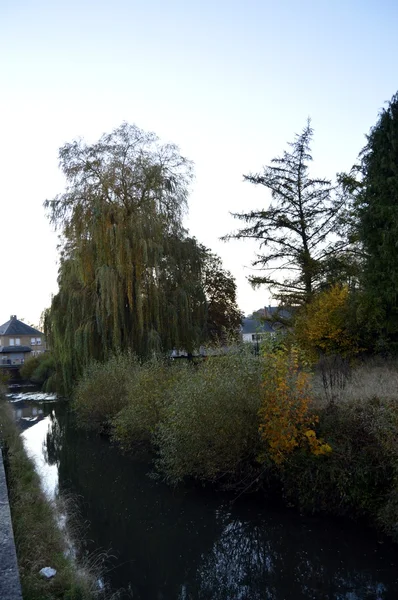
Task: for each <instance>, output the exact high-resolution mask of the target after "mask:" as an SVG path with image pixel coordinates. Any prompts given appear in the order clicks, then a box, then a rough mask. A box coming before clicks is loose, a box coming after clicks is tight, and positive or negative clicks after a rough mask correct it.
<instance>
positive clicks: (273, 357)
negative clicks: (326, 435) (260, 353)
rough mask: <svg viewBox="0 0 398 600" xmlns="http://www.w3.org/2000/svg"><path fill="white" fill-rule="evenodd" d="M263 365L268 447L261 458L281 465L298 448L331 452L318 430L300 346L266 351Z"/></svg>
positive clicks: (264, 435)
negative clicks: (312, 410) (301, 359)
mask: <svg viewBox="0 0 398 600" xmlns="http://www.w3.org/2000/svg"><path fill="white" fill-rule="evenodd" d="M264 364H265V373H264V375H265V377H264V384H263V403H262V407H261V409H260V421H261V422H260V435H261V438H262V441H263V442H264V444H265V446H266V448H265V451H264V453H263V455H262V456H260V460H265V457H266V456H267V455H268V456H269V457H270V458H271V459H272V460H273V462H274V463H276V464H278V465H280V464H282V463H283V462H284V461H285V460H286V458H287V457H288V455H289V454H291V453H292V452H293V451H294V450H295V449H296V448H305V449H307V450H308V451H309V452H310V453H312V454H314V455H317V456H319V455H323V454H328V453H329V452H331V447H330V446H329V445H328V444H326V443H324V441H323V440H322V439H319V438H318V437H317V434H316V431H315V427H316V423H317V422H318V417H317V416H316V415H314V414H313V413H312V412H311V410H310V402H311V396H310V375H309V373H307V372H306V371H305V370H303V369H301V368H300V367H299V352H298V350H297V348H294V347H293V348H291V349H290V350H288V349H286V348H284V347H281V348H279V349H277V350H274V351H271V352H266V353H265V356H264Z"/></svg>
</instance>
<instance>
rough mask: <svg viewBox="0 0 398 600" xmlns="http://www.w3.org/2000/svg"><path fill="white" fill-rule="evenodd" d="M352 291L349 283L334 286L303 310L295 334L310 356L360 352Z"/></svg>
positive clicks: (344, 354)
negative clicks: (352, 316)
mask: <svg viewBox="0 0 398 600" xmlns="http://www.w3.org/2000/svg"><path fill="white" fill-rule="evenodd" d="M349 293H350V292H349V289H348V286H347V285H333V286H332V287H330V288H329V289H327V290H325V291H323V292H320V293H319V294H317V295H316V296H315V298H314V299H313V300H312V301H311V302H310V303H309V304H307V305H306V306H305V307H303V308H302V309H301V311H300V314H299V315H298V317H297V319H296V323H295V336H296V341H297V343H298V345H299V346H300V348H302V349H303V350H304V351H306V352H307V354H308V356H309V357H311V358H313V359H317V358H318V357H319V354H340V355H342V356H350V355H353V354H356V353H357V352H358V335H357V333H356V332H354V331H353V328H350V325H349V324H350V318H349Z"/></svg>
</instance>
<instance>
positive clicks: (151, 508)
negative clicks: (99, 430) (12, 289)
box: [43, 404, 398, 600]
mask: <svg viewBox="0 0 398 600" xmlns="http://www.w3.org/2000/svg"><path fill="white" fill-rule="evenodd" d="M53 410H54V404H52V405H51V410H50V409H49V410H48V412H47V414H49V415H51V426H50V429H49V431H48V433H47V436H46V439H45V440H43V441H45V448H46V450H45V457H46V460H47V461H48V462H49V463H50V464H56V465H57V466H58V472H59V489H60V491H61V493H65V492H66V493H67V494H68V495H69V494H70V493H72V494H73V495H74V496H75V497H77V498H78V499H80V507H79V508H80V512H81V516H82V519H83V520H84V521H86V522H87V523H89V525H88V526H87V534H86V536H85V540H84V548H85V551H87V552H97V551H98V550H101V549H103V550H106V551H111V553H112V554H114V555H115V556H116V558H115V559H114V560H113V562H110V563H109V564H107V565H106V569H107V571H108V572H107V574H106V579H107V580H108V582H109V583H110V585H111V586H112V588H113V589H115V590H117V589H120V588H123V589H124V590H130V591H129V592H127V591H126V594H125V596H122V597H125V598H131V597H132V598H134V599H138V600H144V599H145V600H146V599H151V600H152V599H157V600H160V599H161V598H163V599H165V600H173V599H174V600H210V599H211V600H260V599H261V600H281V599H282V600H283V599H286V600H290V599H292V600H309V599H311V600H312V599H316V600H366V599H368V600H370V599H372V600H390V599H391V600H392V599H394V600H396V598H397V597H398V585H397V579H396V568H395V567H396V564H397V562H398V560H397V558H398V553H397V550H396V548H395V547H393V546H391V545H390V544H388V543H384V544H382V545H380V544H378V542H377V539H376V538H375V537H374V536H373V534H372V532H370V531H366V530H364V529H363V528H360V527H359V526H354V525H352V524H347V523H342V522H340V521H329V520H327V519H325V518H302V517H300V516H299V515H297V513H291V512H289V511H287V510H285V511H278V512H275V511H274V512H273V511H272V510H267V509H265V508H264V506H263V505H262V504H261V502H260V503H258V504H256V503H255V501H254V500H253V499H250V500H247V501H246V500H244V501H243V502H240V503H234V504H232V505H231V503H230V501H229V500H230V499H229V498H226V497H225V496H223V497H220V496H215V495H214V494H211V493H207V492H198V491H195V492H193V491H189V492H188V491H186V490H182V489H178V490H172V489H170V488H168V487H166V486H164V485H162V484H161V483H159V482H156V481H153V480H152V479H151V478H149V477H148V476H147V472H148V465H147V464H142V463H138V462H136V461H133V460H131V459H130V458H128V457H126V456H123V455H122V454H121V453H120V451H119V449H118V448H113V447H112V446H111V445H110V444H109V442H108V441H107V440H105V439H102V438H100V437H98V436H92V435H87V434H85V433H83V432H81V431H79V430H77V429H76V427H75V425H74V423H73V418H72V417H71V415H70V413H69V412H68V407H67V405H66V404H59V405H57V406H56V407H55V412H54V413H53V412H52V411H53Z"/></svg>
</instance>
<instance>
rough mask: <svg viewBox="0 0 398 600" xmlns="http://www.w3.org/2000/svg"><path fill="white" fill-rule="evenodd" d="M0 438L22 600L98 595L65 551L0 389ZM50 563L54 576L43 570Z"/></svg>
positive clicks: (79, 598)
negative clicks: (44, 572) (43, 573)
mask: <svg viewBox="0 0 398 600" xmlns="http://www.w3.org/2000/svg"><path fill="white" fill-rule="evenodd" d="M0 442H1V445H2V447H3V452H4V456H5V467H6V475H7V483H8V492H9V500H10V508H11V517H12V522H13V529H14V537H15V545H16V550H17V558H18V566H19V572H20V577H21V585H22V594H23V598H24V600H58V599H63V600H86V599H87V600H88V599H90V598H94V597H96V593H95V579H94V578H93V577H92V576H91V574H89V573H88V572H86V571H83V570H77V568H76V566H75V564H74V563H73V562H72V560H71V559H69V558H68V557H67V556H66V554H65V551H66V546H65V543H64V539H63V536H62V533H61V531H60V530H59V528H58V526H57V523H56V516H55V512H54V510H53V507H52V506H51V505H50V504H49V502H48V501H47V499H46V498H45V496H44V494H43V492H42V491H41V488H40V481H39V477H38V475H37V473H36V472H35V469H34V466H33V463H32V461H31V460H30V459H29V458H28V457H27V455H26V452H25V450H24V447H23V443H22V440H21V438H20V436H19V432H18V430H17V427H16V426H15V423H14V420H13V416H12V411H11V408H10V406H9V404H8V403H7V402H6V400H5V399H4V395H3V394H2V391H1V390H0ZM48 566H51V567H53V568H54V569H56V571H57V574H56V576H55V577H53V578H52V579H51V580H47V579H45V578H44V577H43V576H41V575H40V574H39V571H40V569H42V568H43V567H48Z"/></svg>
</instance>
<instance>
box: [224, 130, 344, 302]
mask: <svg viewBox="0 0 398 600" xmlns="http://www.w3.org/2000/svg"><path fill="white" fill-rule="evenodd" d="M312 135H313V130H312V128H311V126H310V122H309V121H308V123H307V125H306V127H305V128H304V130H303V131H302V133H301V134H300V135H297V136H296V139H295V140H294V142H292V143H290V144H289V146H290V150H289V151H285V152H284V153H283V155H282V156H281V157H279V158H274V159H273V160H272V161H271V165H269V166H266V167H264V169H263V172H262V173H258V174H250V175H245V176H244V179H245V181H248V182H250V183H253V184H255V185H262V186H264V187H265V188H267V189H268V190H269V191H270V192H271V202H270V204H269V206H268V207H267V208H263V209H259V210H253V211H250V212H242V213H235V214H233V216H234V217H236V218H237V219H239V220H240V221H242V222H243V223H244V224H245V226H244V227H243V228H242V229H239V230H238V231H236V232H234V233H232V234H229V235H227V236H225V238H224V239H225V240H228V239H254V240H256V241H258V242H259V245H260V250H261V253H259V254H258V255H257V257H256V259H255V260H254V261H253V263H252V265H253V267H255V268H256V269H258V270H259V271H260V272H261V274H260V275H258V276H253V277H249V280H250V281H251V283H252V285H254V286H258V285H261V284H266V285H268V286H269V287H270V289H271V291H272V292H273V293H274V297H275V298H277V299H278V300H280V301H281V302H282V303H284V304H287V305H290V306H295V305H301V304H303V303H305V302H307V301H309V300H310V299H311V298H312V296H313V294H314V292H316V290H317V289H319V287H320V286H321V285H322V283H323V282H324V281H325V280H326V279H327V278H328V276H329V275H330V273H329V272H330V268H331V267H332V268H333V269H334V270H336V268H337V263H338V260H337V257H338V256H339V255H340V254H342V252H343V248H344V246H345V242H344V241H343V240H337V241H336V237H334V238H333V234H334V233H336V223H337V221H336V219H337V215H338V212H339V210H340V208H341V205H342V199H341V198H340V197H339V196H338V195H337V194H335V189H334V187H333V186H332V185H331V182H330V181H329V180H327V179H321V178H314V179H313V178H311V177H310V175H309V172H308V167H309V163H310V162H311V160H312V156H311V149H310V145H311V139H312ZM332 259H333V260H332Z"/></svg>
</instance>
